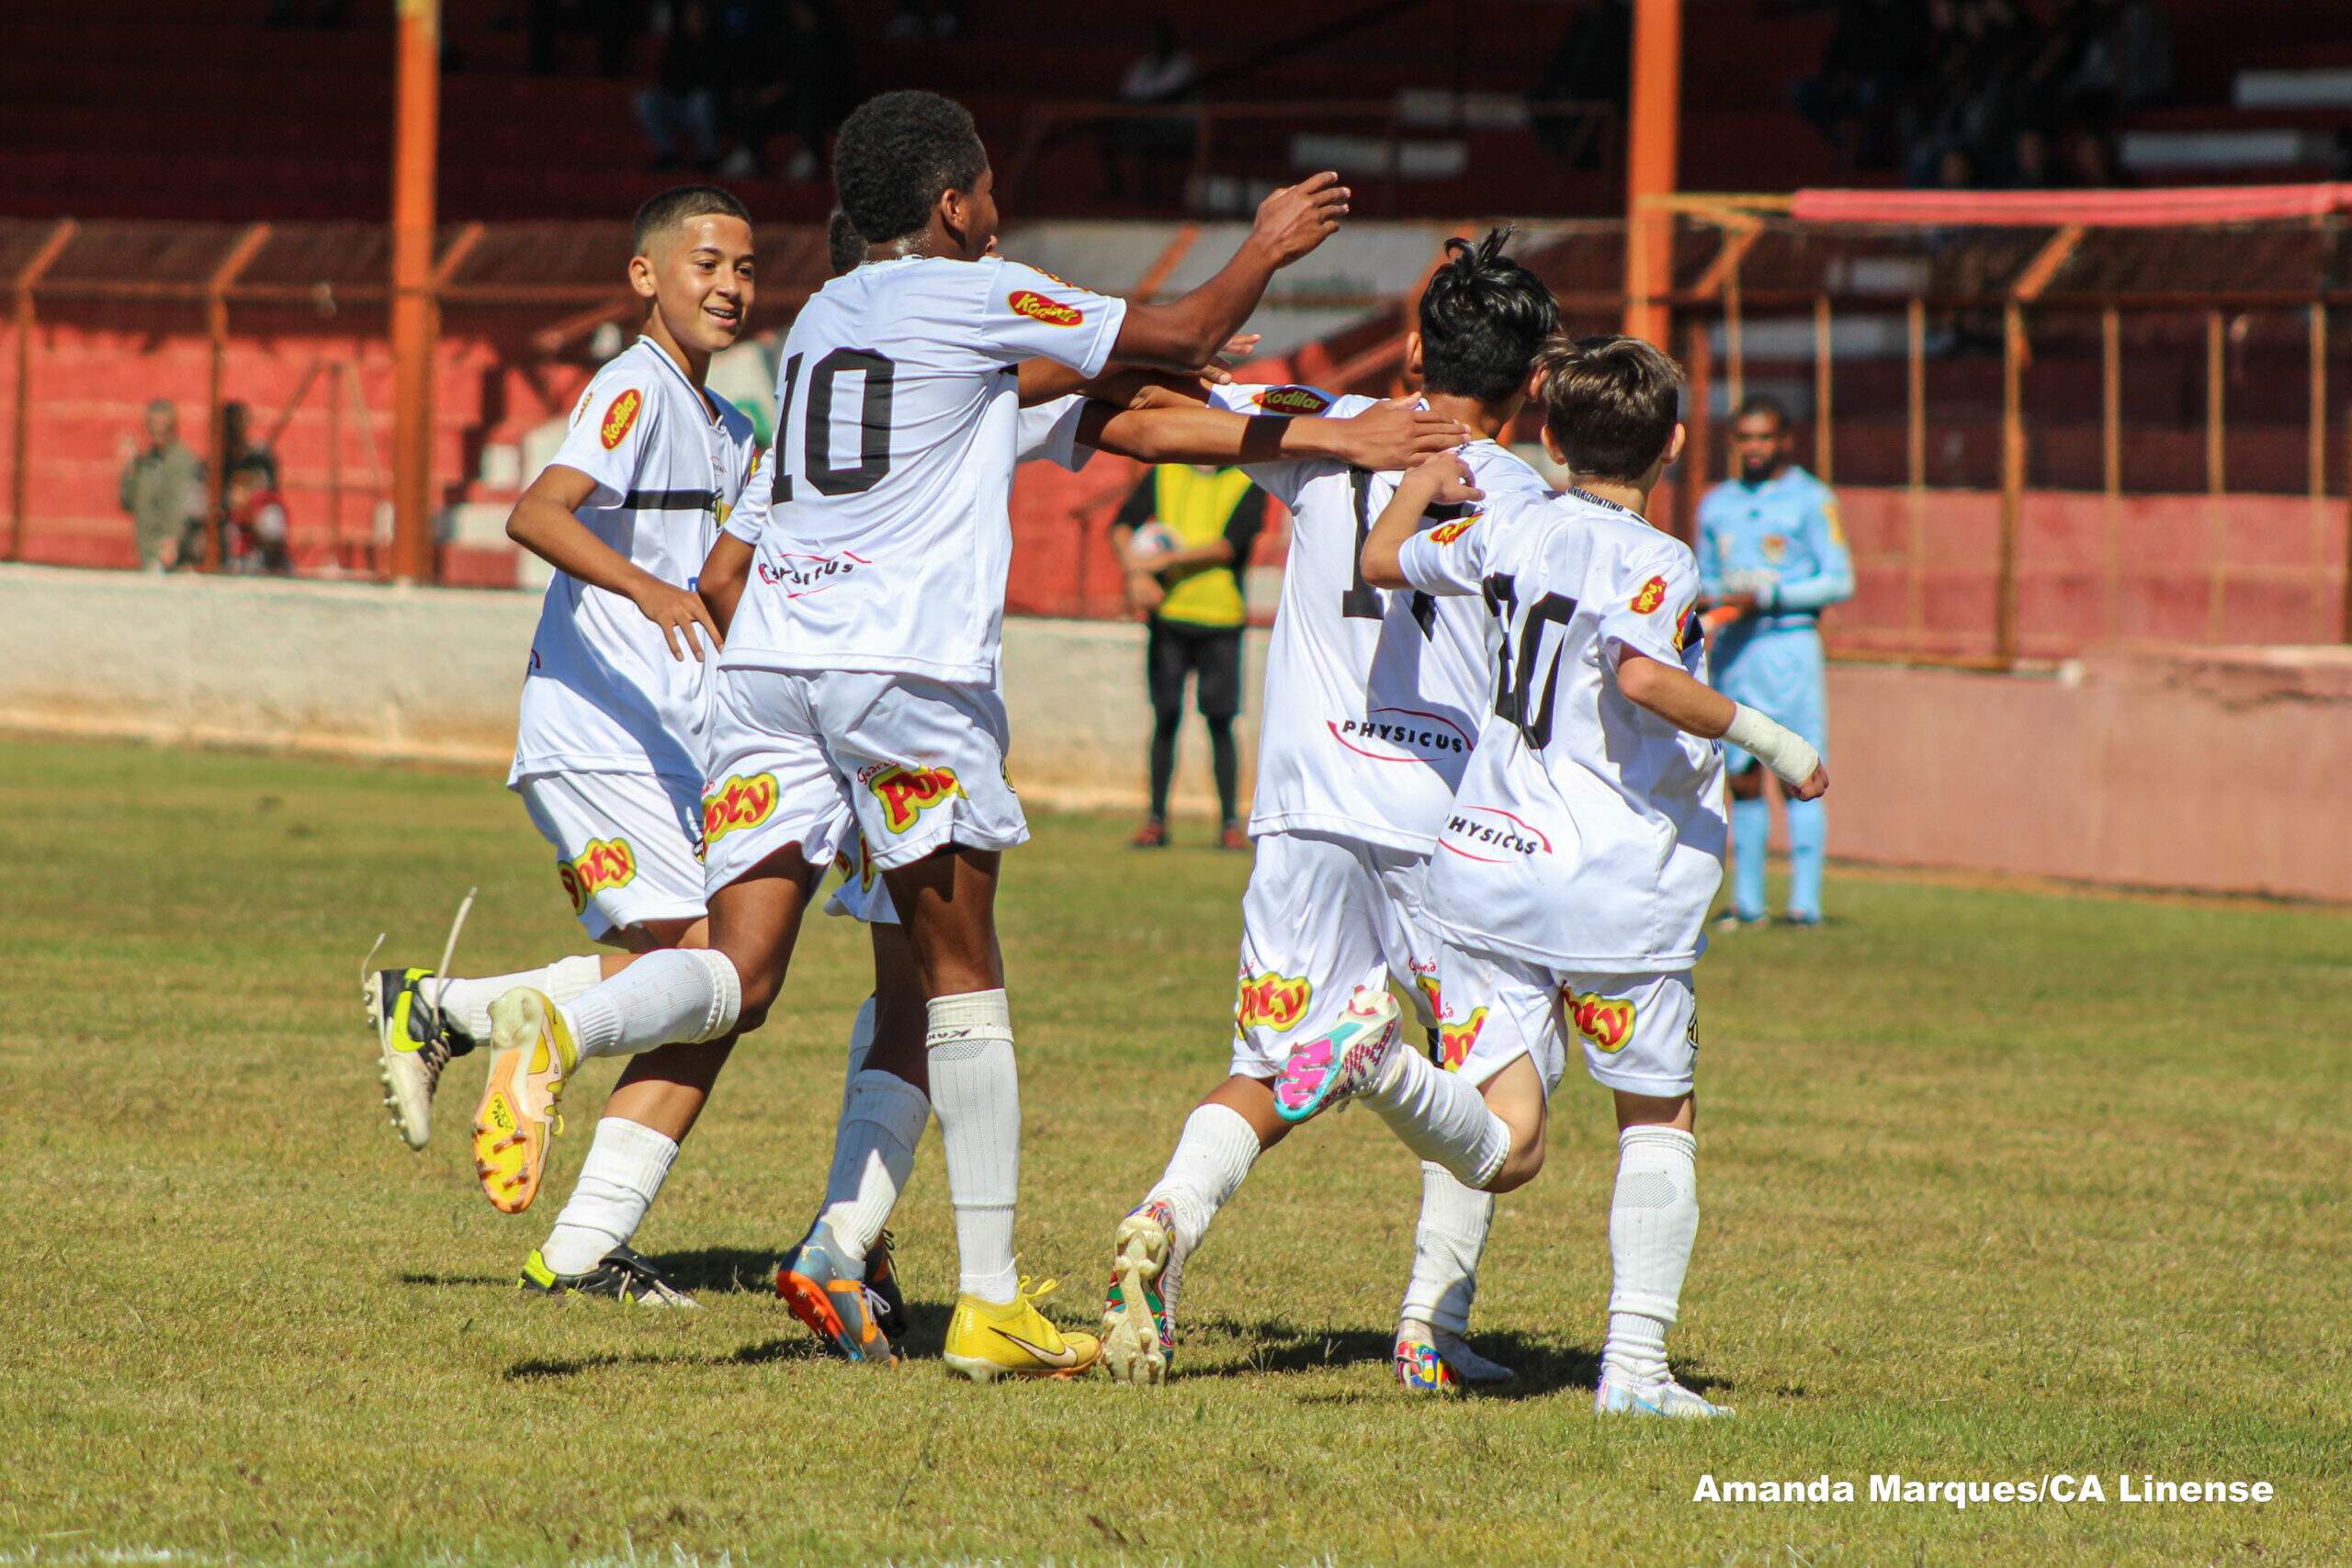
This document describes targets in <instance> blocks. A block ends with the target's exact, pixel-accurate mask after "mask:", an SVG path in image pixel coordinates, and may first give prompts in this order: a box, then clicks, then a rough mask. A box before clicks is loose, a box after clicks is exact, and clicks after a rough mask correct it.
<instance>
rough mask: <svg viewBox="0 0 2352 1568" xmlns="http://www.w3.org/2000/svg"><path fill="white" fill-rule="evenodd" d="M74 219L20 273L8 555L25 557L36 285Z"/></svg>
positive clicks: (61, 223) (69, 236)
mask: <svg viewBox="0 0 2352 1568" xmlns="http://www.w3.org/2000/svg"><path fill="white" fill-rule="evenodd" d="M75 227H76V226H75V224H74V220H72V219H71V218H61V219H59V220H58V221H57V227H56V228H54V229H51V231H49V238H48V239H46V240H43V241H42V242H41V244H40V250H38V251H35V252H34V253H33V257H32V259H31V260H30V261H28V262H27V263H26V264H25V265H24V268H23V270H22V271H20V272H18V273H17V418H16V427H15V429H14V431H13V432H11V446H10V451H11V453H12V454H13V461H12V462H11V464H10V466H9V469H8V491H9V496H8V558H9V559H10V560H22V559H24V558H25V489H26V479H25V464H26V463H27V461H28V460H29V458H30V457H31V450H32V397H33V286H34V285H35V284H37V283H39V282H40V276H41V274H43V273H45V272H47V271H48V270H49V266H50V264H51V262H53V261H55V260H56V259H57V258H58V255H59V254H60V253H61V252H62V251H63V250H64V249H65V247H66V245H67V244H69V243H71V242H72V241H73V238H74V229H75Z"/></svg>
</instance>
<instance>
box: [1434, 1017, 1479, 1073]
mask: <svg viewBox="0 0 2352 1568" xmlns="http://www.w3.org/2000/svg"><path fill="white" fill-rule="evenodd" d="M1486 1027H1487V1010H1486V1009H1485V1008H1472V1009H1471V1010H1470V1016H1469V1017H1468V1018H1465V1019H1464V1020H1463V1021H1461V1022H1459V1023H1449V1022H1447V1021H1445V1020H1444V1019H1443V1018H1440V1019H1439V1020H1438V1021H1437V1050H1438V1064H1437V1065H1438V1066H1441V1067H1443V1068H1444V1069H1445V1070H1446V1071H1447V1072H1449V1073H1452V1072H1459V1071H1460V1070H1461V1069H1462V1064H1463V1063H1464V1062H1466V1061H1468V1060H1469V1059H1470V1053H1471V1052H1472V1051H1473V1050H1475V1049H1476V1047H1477V1044H1478V1031H1480V1030H1482V1029H1484V1028H1486Z"/></svg>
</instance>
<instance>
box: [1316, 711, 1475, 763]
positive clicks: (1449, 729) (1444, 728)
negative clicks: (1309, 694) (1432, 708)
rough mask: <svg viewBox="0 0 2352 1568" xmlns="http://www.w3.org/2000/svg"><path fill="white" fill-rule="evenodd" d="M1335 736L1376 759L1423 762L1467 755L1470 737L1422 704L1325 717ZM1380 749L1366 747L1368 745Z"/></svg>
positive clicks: (1361, 754) (1357, 751)
mask: <svg viewBox="0 0 2352 1568" xmlns="http://www.w3.org/2000/svg"><path fill="white" fill-rule="evenodd" d="M1323 722H1324V725H1325V727H1326V728H1329V730H1330V731H1331V735H1332V738H1333V739H1336V740H1338V741H1339V743H1340V745H1342V746H1344V747H1346V748H1347V749H1348V750H1351V751H1353V752H1354V753H1355V754H1356V755H1358V756H1360V757H1369V758H1371V759H1372V760H1373V761H1375V762H1421V761H1429V760H1430V758H1432V757H1466V756H1468V755H1469V754H1470V745H1471V740H1470V737H1469V735H1468V734H1467V733H1465V732H1464V729H1463V728H1462V727H1461V726H1460V725H1458V724H1456V723H1454V722H1453V720H1452V719H1450V718H1448V717H1446V716H1444V715H1443V714H1436V713H1423V712H1422V711H1421V710H1420V709H1419V708H1391V707H1379V708H1374V709H1373V710H1372V711H1371V712H1370V713H1368V714H1366V715H1365V716H1363V717H1362V718H1345V719H1325V720H1324V721H1323ZM1368 745H1370V746H1376V747H1378V748H1379V749H1378V750H1367V746H1368Z"/></svg>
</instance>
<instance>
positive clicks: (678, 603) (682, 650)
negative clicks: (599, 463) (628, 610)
mask: <svg viewBox="0 0 2352 1568" xmlns="http://www.w3.org/2000/svg"><path fill="white" fill-rule="evenodd" d="M595 490H596V481H595V480H594V479H591V478H589V477H588V476H587V475H586V474H583V473H582V472H581V471H580V470H579V469H577V468H569V467H566V466H565V465H564V464H561V463H550V464H548V467H547V469H546V471H544V472H543V473H541V474H540V475H539V477H538V478H537V479H533V480H532V481H531V488H530V489H528V490H526V491H524V492H523V494H522V498H521V499H520V500H518V501H516V502H515V510H514V511H513V512H510V513H507V515H506V536H507V537H508V538H510V539H512V540H514V541H515V543H516V544H518V545H520V546H522V547H524V548H525V549H526V550H528V551H530V552H531V553H532V554H533V555H535V556H537V557H538V558H540V559H541V560H543V561H545V562H547V563H548V565H549V566H551V567H553V568H555V569H556V570H558V571H560V572H563V573H564V574H565V575H567V576H570V577H572V578H576V579H578V580H579V581H582V582H584V583H587V584H588V585H589V586H590V587H592V588H601V589H603V590H605V592H607V593H617V594H619V595H620V596H621V597H622V598H624V599H627V600H628V602H629V603H630V604H635V605H636V606H637V607H638V609H639V611H640V612H641V613H642V614H643V615H644V616H645V618H646V619H647V620H649V621H651V622H652V623H653V624H654V625H655V626H660V627H661V628H662V637H663V638H664V639H665V640H667V641H668V643H669V645H670V657H671V658H673V659H677V660H684V658H685V657H686V655H687V653H688V652H690V651H691V652H692V653H693V655H694V657H695V659H697V660H699V659H700V658H702V656H703V651H702V642H701V637H705V636H707V637H708V638H709V639H710V646H711V647H712V648H714V649H717V648H718V647H720V646H722V639H721V638H720V637H719V635H718V627H717V626H714V625H712V624H711V619H710V612H709V611H708V610H707V609H705V608H704V607H703V602H702V601H701V600H700V599H698V598H696V597H695V595H694V594H693V593H692V592H688V591H687V590H686V589H684V588H681V587H679V586H678V585H677V584H675V583H672V582H664V581H662V580H661V579H660V578H658V577H656V576H654V575H653V574H652V573H651V572H650V571H648V570H645V569H644V568H643V567H641V566H639V565H638V564H637V563H636V562H635V561H632V560H630V559H629V558H628V557H627V556H625V555H622V554H621V553H620V552H619V551H618V550H616V549H615V548H613V547H612V546H610V545H608V544H606V543H605V541H604V540H602V539H600V538H598V537H596V536H595V535H594V533H593V532H592V531H590V529H589V527H588V525H586V524H584V523H582V522H581V521H580V519H579V517H578V515H577V513H578V512H579V510H580V508H581V507H582V506H583V505H585V504H586V503H587V501H588V498H589V497H590V496H591V495H593V494H594V493H595ZM697 628H699V631H697ZM682 638H683V645H682V643H681V639H682Z"/></svg>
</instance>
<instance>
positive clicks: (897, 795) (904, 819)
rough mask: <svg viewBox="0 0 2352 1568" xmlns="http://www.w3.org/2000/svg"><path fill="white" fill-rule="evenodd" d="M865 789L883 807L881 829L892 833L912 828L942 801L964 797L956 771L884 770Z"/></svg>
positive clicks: (870, 780) (930, 769)
mask: <svg viewBox="0 0 2352 1568" xmlns="http://www.w3.org/2000/svg"><path fill="white" fill-rule="evenodd" d="M865 787H866V788H868V789H870V790H872V791H873V792H874V798H875V799H876V800H878V801H880V802H881V803H882V825H883V826H884V827H886V828H888V829H890V831H892V832H893V833H903V832H905V831H906V830H907V829H910V828H911V827H913V826H914V825H915V821H916V819H917V818H920V817H922V814H923V813H924V812H926V811H928V810H930V809H931V808H932V807H934V806H936V805H938V804H939V803H940V802H941V801H943V800H945V799H947V798H949V797H950V796H952V795H964V786H963V785H962V784H959V783H957V782H956V770H955V769H953V768H885V769H883V770H882V771H881V772H880V773H876V774H875V775H874V776H873V777H872V778H871V779H869V780H868V781H867V782H866V786H865ZM964 798H965V799H967V800H969V799H970V798H971V796H969V795H964Z"/></svg>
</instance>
